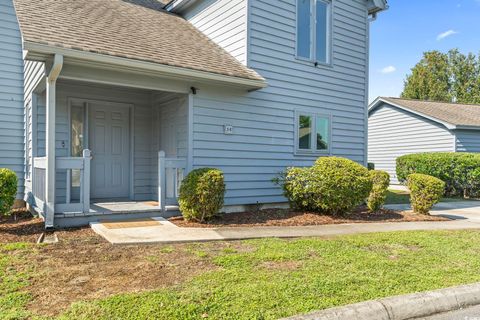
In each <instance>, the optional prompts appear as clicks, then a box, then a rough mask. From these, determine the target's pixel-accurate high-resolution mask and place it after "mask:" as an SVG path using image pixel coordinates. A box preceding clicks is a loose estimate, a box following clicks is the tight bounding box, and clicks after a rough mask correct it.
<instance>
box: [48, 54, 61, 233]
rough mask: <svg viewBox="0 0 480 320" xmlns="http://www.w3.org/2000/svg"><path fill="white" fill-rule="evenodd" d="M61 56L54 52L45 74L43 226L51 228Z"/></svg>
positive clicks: (53, 206) (53, 211)
mask: <svg viewBox="0 0 480 320" xmlns="http://www.w3.org/2000/svg"><path fill="white" fill-rule="evenodd" d="M62 67H63V56H62V55H58V54H56V55H55V57H54V60H53V65H52V68H51V69H50V72H49V74H48V76H47V88H46V89H47V115H46V118H47V119H46V120H47V121H46V127H47V128H46V131H47V132H46V149H47V150H46V158H47V159H46V179H45V180H46V181H45V184H46V185H45V202H46V212H45V228H53V226H54V224H53V220H54V216H55V176H56V168H55V161H56V159H55V130H56V129H55V122H56V120H55V109H56V106H55V105H56V97H57V95H56V84H57V79H58V76H59V75H60V72H61V71H62Z"/></svg>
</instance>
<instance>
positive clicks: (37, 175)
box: [32, 157, 47, 212]
mask: <svg viewBox="0 0 480 320" xmlns="http://www.w3.org/2000/svg"><path fill="white" fill-rule="evenodd" d="M32 167H33V170H32V194H33V196H34V197H35V205H36V206H37V208H39V209H40V210H41V211H42V212H45V188H46V181H47V158H45V157H42V158H33V159H32Z"/></svg>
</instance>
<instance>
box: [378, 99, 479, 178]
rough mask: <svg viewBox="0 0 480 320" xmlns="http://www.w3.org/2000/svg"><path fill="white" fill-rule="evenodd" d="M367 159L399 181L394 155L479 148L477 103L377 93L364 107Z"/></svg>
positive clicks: (463, 150)
mask: <svg viewBox="0 0 480 320" xmlns="http://www.w3.org/2000/svg"><path fill="white" fill-rule="evenodd" d="M368 126H369V128H368V161H369V162H371V163H374V164H375V168H376V169H379V170H385V171H387V172H388V173H389V174H390V177H391V182H392V184H399V182H398V180H397V176H396V172H395V168H396V159H397V158H398V157H400V156H403V155H406V154H411V153H419V152H480V105H470V104H457V103H444V102H431V101H419V100H408V99H398V98H384V97H379V98H377V99H376V100H375V101H374V102H372V103H371V104H370V107H369V111H368Z"/></svg>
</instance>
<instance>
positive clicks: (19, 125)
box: [0, 0, 25, 199]
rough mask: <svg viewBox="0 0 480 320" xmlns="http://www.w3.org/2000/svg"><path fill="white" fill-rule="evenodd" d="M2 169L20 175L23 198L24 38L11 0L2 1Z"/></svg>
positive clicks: (0, 88) (0, 16) (0, 140)
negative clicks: (8, 169) (22, 38)
mask: <svg viewBox="0 0 480 320" xmlns="http://www.w3.org/2000/svg"><path fill="white" fill-rule="evenodd" d="M0 43H1V49H0V155H1V156H0V168H10V169H12V170H14V171H15V172H16V174H17V176H18V180H19V183H18V193H17V198H18V199H21V198H23V192H24V170H25V168H24V166H25V165H24V158H25V156H24V155H25V141H24V139H25V134H24V124H25V121H24V120H25V119H24V116H25V113H24V108H23V60H22V41H21V35H20V30H19V26H18V23H17V18H16V15H15V9H14V7H13V3H12V1H11V0H3V1H1V2H0Z"/></svg>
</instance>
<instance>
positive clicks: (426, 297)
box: [284, 283, 480, 320]
mask: <svg viewBox="0 0 480 320" xmlns="http://www.w3.org/2000/svg"><path fill="white" fill-rule="evenodd" d="M478 304H480V283H474V284H470V285H464V286H459V287H452V288H446V289H440V290H435V291H428V292H422V293H414V294H408V295H403V296H395V297H389V298H383V299H378V300H371V301H366V302H360V303H356V304H351V305H348V306H344V307H337V308H331V309H326V310H322V311H316V312H313V313H309V314H306V315H298V316H293V317H289V318H284V319H285V320H287V319H288V320H343V319H345V320H347V319H348V320H351V319H357V320H407V319H415V318H420V317H428V316H431V315H434V314H438V313H444V312H448V311H453V310H459V309H462V308H465V307H469V306H474V305H478Z"/></svg>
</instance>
